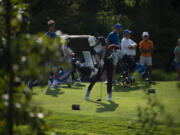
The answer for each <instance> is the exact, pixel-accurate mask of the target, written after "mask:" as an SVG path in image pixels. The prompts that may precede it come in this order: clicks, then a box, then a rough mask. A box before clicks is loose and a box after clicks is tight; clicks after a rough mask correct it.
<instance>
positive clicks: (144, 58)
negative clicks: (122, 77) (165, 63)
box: [139, 32, 153, 80]
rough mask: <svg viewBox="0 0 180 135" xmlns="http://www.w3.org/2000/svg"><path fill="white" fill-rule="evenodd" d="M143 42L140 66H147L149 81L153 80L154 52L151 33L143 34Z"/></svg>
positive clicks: (140, 47)
mask: <svg viewBox="0 0 180 135" xmlns="http://www.w3.org/2000/svg"><path fill="white" fill-rule="evenodd" d="M142 39H143V40H142V41H140V43H139V50H140V52H141V56H140V62H139V63H140V64H141V65H144V66H147V68H148V79H150V80H151V79H152V75H151V74H152V73H151V72H152V56H151V55H152V54H151V53H152V51H153V42H152V41H151V40H149V33H148V32H143V34H142Z"/></svg>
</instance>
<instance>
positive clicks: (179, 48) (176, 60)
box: [174, 38, 180, 80]
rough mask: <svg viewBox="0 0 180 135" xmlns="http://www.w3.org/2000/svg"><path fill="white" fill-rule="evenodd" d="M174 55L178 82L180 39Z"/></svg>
mask: <svg viewBox="0 0 180 135" xmlns="http://www.w3.org/2000/svg"><path fill="white" fill-rule="evenodd" d="M174 54H175V59H174V63H175V67H176V71H177V80H180V38H179V39H178V41H177V46H176V47H175V49H174Z"/></svg>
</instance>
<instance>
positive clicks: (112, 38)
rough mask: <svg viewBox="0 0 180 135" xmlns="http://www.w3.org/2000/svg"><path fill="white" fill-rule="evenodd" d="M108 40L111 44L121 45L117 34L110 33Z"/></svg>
mask: <svg viewBox="0 0 180 135" xmlns="http://www.w3.org/2000/svg"><path fill="white" fill-rule="evenodd" d="M107 40H108V42H109V44H115V45H119V34H116V33H115V32H111V33H109V35H108V37H107Z"/></svg>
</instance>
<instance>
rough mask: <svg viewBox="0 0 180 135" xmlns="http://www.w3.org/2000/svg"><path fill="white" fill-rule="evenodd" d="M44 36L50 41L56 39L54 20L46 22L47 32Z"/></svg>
mask: <svg viewBox="0 0 180 135" xmlns="http://www.w3.org/2000/svg"><path fill="white" fill-rule="evenodd" d="M45 36H49V37H50V38H52V39H53V38H56V37H57V35H56V33H55V21H54V20H49V21H48V32H46V33H45Z"/></svg>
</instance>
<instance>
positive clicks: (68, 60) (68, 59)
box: [62, 36, 75, 80]
mask: <svg viewBox="0 0 180 135" xmlns="http://www.w3.org/2000/svg"><path fill="white" fill-rule="evenodd" d="M70 39H71V38H70V36H65V44H64V45H63V46H62V50H63V53H64V58H65V62H66V63H68V64H70V65H72V66H71V67H72V72H71V75H72V80H74V79H75V78H74V72H75V65H74V64H73V63H72V58H73V56H74V55H75V53H74V52H73V50H72V49H71V48H70Z"/></svg>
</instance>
